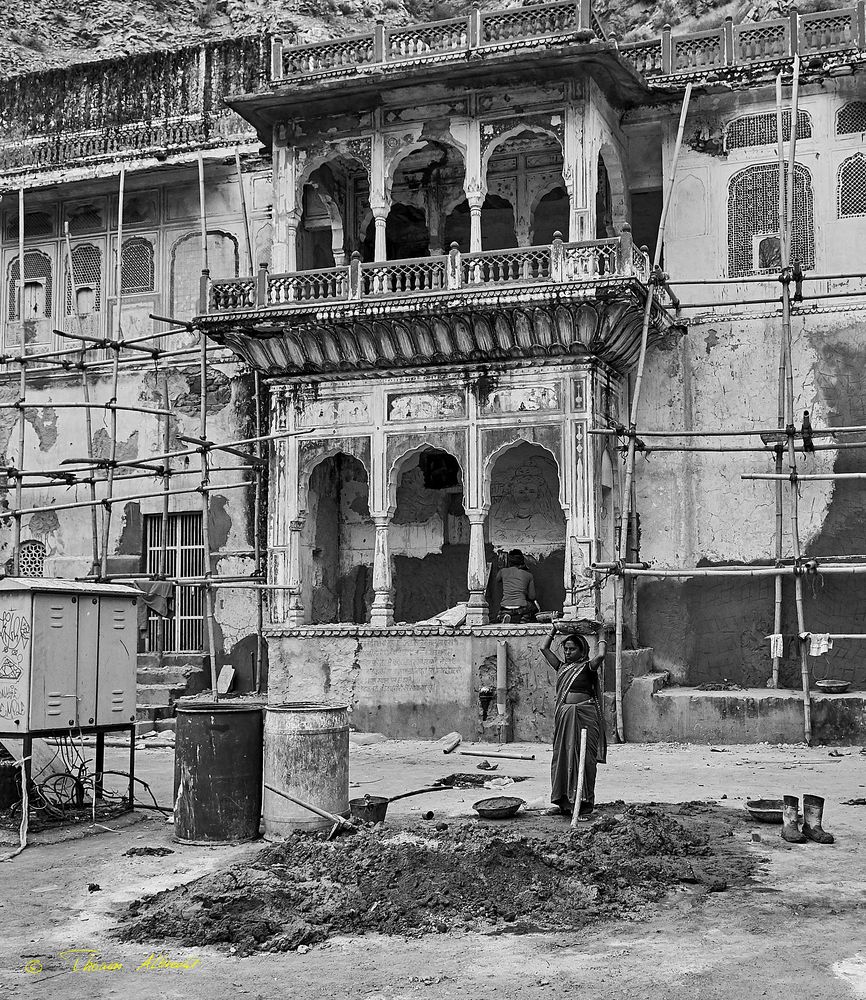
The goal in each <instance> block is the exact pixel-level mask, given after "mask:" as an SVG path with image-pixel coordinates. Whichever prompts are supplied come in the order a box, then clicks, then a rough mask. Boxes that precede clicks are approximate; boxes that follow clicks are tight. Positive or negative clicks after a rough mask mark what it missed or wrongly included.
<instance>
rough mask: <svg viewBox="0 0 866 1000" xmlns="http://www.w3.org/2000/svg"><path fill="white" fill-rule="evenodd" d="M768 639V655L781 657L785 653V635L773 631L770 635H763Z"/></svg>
mask: <svg viewBox="0 0 866 1000" xmlns="http://www.w3.org/2000/svg"><path fill="white" fill-rule="evenodd" d="M764 638H765V639H769V640H770V656H771V657H773V659H775V658H776V657H778V658H779V659H782V658H783V657H784V655H785V637H784V636H783V635H782V633H781V632H774V633H773V634H772V635H767V636H764Z"/></svg>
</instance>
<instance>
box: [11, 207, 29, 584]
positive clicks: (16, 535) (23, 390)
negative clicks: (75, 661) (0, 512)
mask: <svg viewBox="0 0 866 1000" xmlns="http://www.w3.org/2000/svg"><path fill="white" fill-rule="evenodd" d="M24 271H25V268H24V188H23V187H22V188H19V189H18V325H19V329H20V331H21V333H20V336H21V343H20V344H19V359H20V365H21V371H20V374H19V378H18V398H19V402H20V403H21V404H22V408H21V409H20V410H19V411H18V468H19V469H23V468H24V443H25V430H26V425H25V423H24V409H23V404H24V401H25V399H26V397H27V367H26V365H27V360H26V359H27V345H26V344H25V342H24V341H25V335H24ZM21 486H22V483H21V477H20V476H19V477H18V478H17V479H16V480H15V509H16V511H18V512H19V513H17V514H16V515H15V520H14V521H13V522H12V531H13V534H12V575H13V576H19V575H20V574H21V514H20V510H21V503H22V498H21Z"/></svg>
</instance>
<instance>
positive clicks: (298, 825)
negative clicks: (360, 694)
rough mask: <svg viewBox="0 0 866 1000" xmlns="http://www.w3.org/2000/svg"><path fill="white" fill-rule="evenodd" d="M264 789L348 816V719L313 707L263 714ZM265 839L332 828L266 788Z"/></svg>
mask: <svg viewBox="0 0 866 1000" xmlns="http://www.w3.org/2000/svg"><path fill="white" fill-rule="evenodd" d="M265 784H266V785H273V787H274V788H278V789H280V790H281V791H285V792H288V793H289V794H290V795H292V796H294V797H295V798H296V799H301V800H302V801H303V802H309V803H310V805H314V806H318V807H319V808H320V809H325V810H327V811H328V812H330V813H334V814H335V815H337V816H348V815H349V714H348V712H347V711H346V709H345V708H344V707H333V706H330V705H321V704H315V703H311V702H299V703H296V704H288V705H268V706H267V708H266V709H265ZM264 820H265V839H266V840H282V839H283V838H284V837H288V836H289V835H290V834H291V833H292V832H293V831H295V830H320V829H327V828H329V826H330V823H329V822H328V820H325V819H321V818H320V817H318V816H316V815H315V814H314V813H311V812H309V811H308V810H307V809H302V808H301V807H300V806H296V805H295V804H294V803H292V802H289V801H288V800H287V799H284V798H282V797H281V796H279V795H275V794H274V793H273V792H271V791H269V790H268V789H267V788H265V801H264Z"/></svg>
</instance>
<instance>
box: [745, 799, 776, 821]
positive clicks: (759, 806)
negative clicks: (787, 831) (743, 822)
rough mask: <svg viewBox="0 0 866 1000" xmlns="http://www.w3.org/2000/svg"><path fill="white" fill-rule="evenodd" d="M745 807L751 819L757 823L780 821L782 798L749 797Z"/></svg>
mask: <svg viewBox="0 0 866 1000" xmlns="http://www.w3.org/2000/svg"><path fill="white" fill-rule="evenodd" d="M746 809H748V810H749V815H750V816H751V817H752V819H756V820H757V821H758V822H759V823H781V822H782V800H781V799H750V800H749V801H748V802H747V803H746Z"/></svg>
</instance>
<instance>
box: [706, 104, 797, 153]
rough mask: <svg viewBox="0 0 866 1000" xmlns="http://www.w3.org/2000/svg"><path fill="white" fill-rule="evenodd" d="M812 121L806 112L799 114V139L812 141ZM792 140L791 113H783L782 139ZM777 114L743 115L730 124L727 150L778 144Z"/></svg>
mask: <svg viewBox="0 0 866 1000" xmlns="http://www.w3.org/2000/svg"><path fill="white" fill-rule="evenodd" d="M811 137H812V119H811V118H810V117H809V115H808V114H807V113H806V112H805V111H798V112H797V138H798V139H811ZM790 138H791V112H790V111H783V112H782V139H783V140H784V141H785V142H788V141H789V140H790ZM778 141H779V138H778V132H777V129H776V112H775V111H770V112H767V113H766V114H761V115H742V116H741V117H740V118H735V119H734V120H733V121H731V122H729V123H728V126H727V128H726V129H725V149H745V148H747V147H749V146H774V145H776V143H778Z"/></svg>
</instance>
